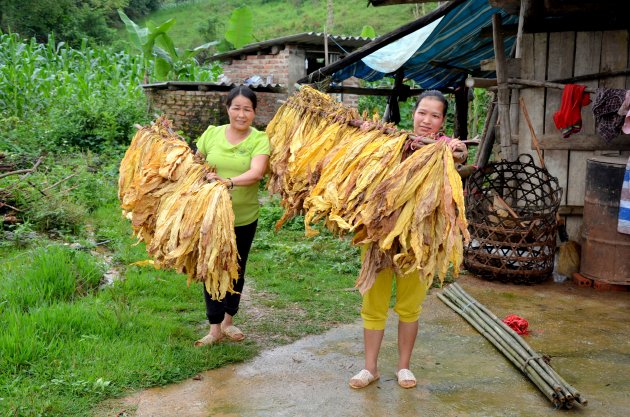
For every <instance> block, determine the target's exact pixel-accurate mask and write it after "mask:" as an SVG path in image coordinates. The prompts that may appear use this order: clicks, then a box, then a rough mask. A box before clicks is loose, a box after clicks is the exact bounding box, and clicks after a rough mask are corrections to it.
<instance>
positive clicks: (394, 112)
mask: <svg viewBox="0 0 630 417" xmlns="http://www.w3.org/2000/svg"><path fill="white" fill-rule="evenodd" d="M404 78H405V73H404V70H403V69H402V67H400V68H398V69H397V70H396V76H395V77H394V88H393V89H392V94H391V95H390V96H389V98H388V99H387V107H386V108H385V113H384V114H383V121H384V122H391V123H394V124H395V125H397V124H398V123H400V107H399V104H398V102H399V101H400V93H401V91H402V88H403V80H404Z"/></svg>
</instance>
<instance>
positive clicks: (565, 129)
mask: <svg viewBox="0 0 630 417" xmlns="http://www.w3.org/2000/svg"><path fill="white" fill-rule="evenodd" d="M585 88H586V86H585V85H579V84H567V85H565V86H564V90H563V91H562V103H561V104H560V110H558V111H557V112H556V113H554V115H553V121H554V122H555V124H556V127H557V128H558V129H560V132H562V137H563V138H568V137H569V136H571V135H572V134H574V133H578V132H579V131H580V130H582V107H584V106H587V105H588V104H589V103H590V102H591V96H590V94H588V93H585V92H584V89H585Z"/></svg>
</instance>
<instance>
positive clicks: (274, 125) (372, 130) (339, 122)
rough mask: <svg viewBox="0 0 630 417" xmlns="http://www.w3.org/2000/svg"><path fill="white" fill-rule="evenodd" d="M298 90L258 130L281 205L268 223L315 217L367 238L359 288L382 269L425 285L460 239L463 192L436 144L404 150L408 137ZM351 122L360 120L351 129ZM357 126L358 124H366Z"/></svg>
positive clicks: (457, 256)
mask: <svg viewBox="0 0 630 417" xmlns="http://www.w3.org/2000/svg"><path fill="white" fill-rule="evenodd" d="M356 119H358V117H357V115H356V113H355V112H354V111H351V110H350V109H345V108H344V107H343V106H341V105H340V104H339V103H336V102H334V101H333V100H332V99H331V98H330V96H327V95H325V94H323V93H320V92H318V91H316V90H314V89H312V88H310V87H303V88H301V89H300V91H299V92H297V93H296V94H294V95H293V96H291V97H289V100H288V101H287V102H286V103H285V104H284V105H283V106H282V108H281V109H280V110H279V111H278V113H277V114H276V116H275V117H274V119H273V120H272V122H271V123H270V124H269V126H268V128H267V133H268V134H269V136H270V139H271V142H272V146H273V150H272V155H271V165H272V167H271V177H270V180H269V191H270V192H272V193H277V194H280V196H281V198H282V205H283V207H284V208H285V213H284V216H283V217H282V218H281V219H280V221H279V222H278V223H277V225H276V228H277V229H278V228H279V227H281V226H282V224H283V223H284V222H285V221H286V220H288V219H290V218H291V217H293V216H295V215H297V214H301V213H302V214H304V221H305V229H306V234H307V236H314V235H316V234H317V231H316V230H314V229H313V228H312V227H311V225H312V224H315V223H318V222H322V221H323V222H324V224H325V225H326V227H327V228H328V229H329V230H331V231H332V232H333V233H335V234H338V235H342V234H345V233H354V239H353V244H356V245H367V246H366V247H367V252H366V256H365V257H364V260H363V267H362V268H361V272H360V274H359V278H358V279H357V284H356V285H357V287H358V288H359V289H360V290H361V292H364V291H366V290H367V289H369V288H370V287H371V285H372V283H373V282H374V279H375V277H376V274H377V273H378V272H379V271H381V270H382V269H384V268H392V269H393V270H394V271H395V272H397V273H399V274H408V273H412V272H417V273H419V275H420V279H421V280H422V281H423V282H424V283H425V284H426V285H427V286H428V285H431V283H432V282H433V276H434V275H437V276H438V277H439V278H440V280H443V279H444V277H445V276H446V272H447V270H448V268H449V265H451V264H452V265H453V270H454V272H455V275H457V274H458V273H459V265H460V264H461V261H462V258H463V243H462V240H463V239H468V232H467V224H466V218H465V214H464V211H465V209H464V200H463V189H462V183H461V179H460V177H459V174H458V173H457V171H456V170H455V165H454V163H453V160H452V158H453V157H452V153H451V151H450V149H449V147H448V146H447V145H446V142H443V141H438V142H437V143H435V144H431V145H426V146H422V147H421V148H420V149H419V150H417V151H415V152H413V153H411V154H410V155H405V156H406V158H403V151H404V149H405V148H408V146H407V147H406V146H405V144H407V143H408V140H409V138H408V134H407V133H406V132H404V131H396V130H395V129H389V132H390V133H385V131H386V129H384V128H387V127H390V128H391V126H382V125H374V123H372V124H371V125H370V126H367V124H366V123H365V122H366V120H365V118H364V119H363V120H359V123H358V124H357V123H352V124H351V123H350V120H354V121H355V122H356ZM359 125H361V127H357V126H359ZM366 126H367V127H366Z"/></svg>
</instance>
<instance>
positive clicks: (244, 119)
mask: <svg viewBox="0 0 630 417" xmlns="http://www.w3.org/2000/svg"><path fill="white" fill-rule="evenodd" d="M228 116H229V118H230V126H232V128H234V129H236V130H249V127H250V126H251V125H252V122H253V121H254V116H256V111H255V110H254V106H253V104H252V101H251V100H250V99H248V98H247V97H245V96H236V97H234V99H232V103H230V106H229V107H228Z"/></svg>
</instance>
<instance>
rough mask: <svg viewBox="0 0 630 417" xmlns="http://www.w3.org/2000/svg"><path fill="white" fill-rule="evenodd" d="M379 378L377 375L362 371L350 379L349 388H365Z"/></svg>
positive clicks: (365, 370)
mask: <svg viewBox="0 0 630 417" xmlns="http://www.w3.org/2000/svg"><path fill="white" fill-rule="evenodd" d="M379 378H380V376H379V375H378V374H376V376H375V375H372V372H370V371H368V370H367V369H362V370H361V372H359V373H358V374H356V375H355V376H353V377H352V378H350V386H351V387H352V388H354V389H361V388H365V387H367V386H368V385H370V384H371V383H372V382H374V381H376V380H377V379H379Z"/></svg>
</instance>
